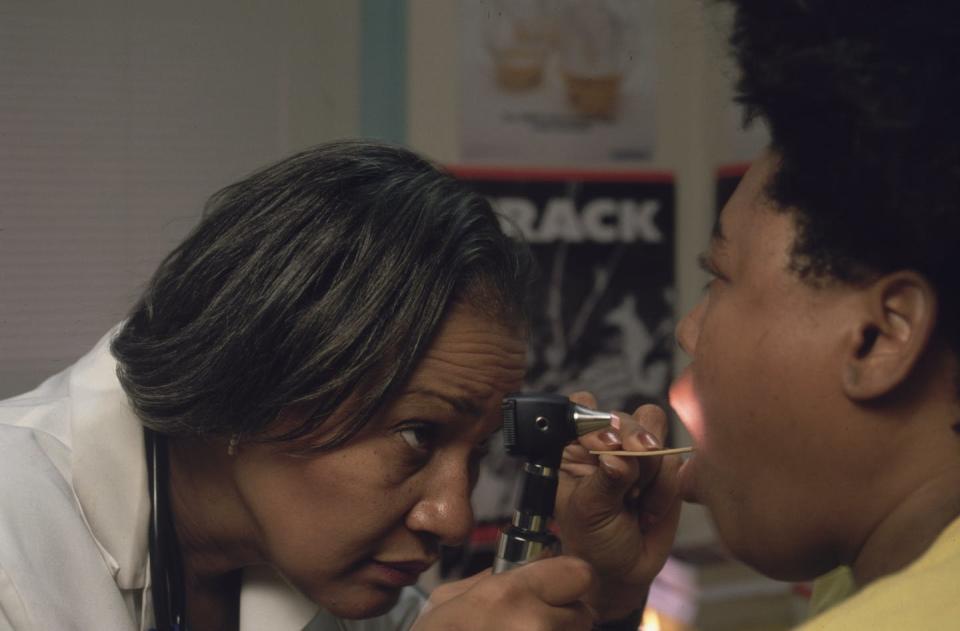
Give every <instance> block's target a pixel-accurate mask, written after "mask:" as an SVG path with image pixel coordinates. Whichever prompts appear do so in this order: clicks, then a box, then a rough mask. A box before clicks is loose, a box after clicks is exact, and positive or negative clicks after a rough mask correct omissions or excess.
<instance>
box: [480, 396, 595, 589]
mask: <svg viewBox="0 0 960 631" xmlns="http://www.w3.org/2000/svg"><path fill="white" fill-rule="evenodd" d="M611 420H613V415H612V414H607V413H605V412H597V411H596V410H591V409H588V408H585V407H583V406H580V405H577V404H575V403H573V402H572V401H570V399H568V398H567V397H564V396H560V395H558V394H540V393H537V394H510V395H507V396H506V397H505V398H504V399H503V444H504V446H505V447H506V449H507V453H509V454H510V455H511V456H517V457H519V458H523V459H524V460H525V461H526V463H525V464H524V466H523V473H522V477H521V491H520V497H519V500H518V502H517V507H516V510H515V511H514V514H513V520H512V522H511V525H510V526H508V527H507V528H505V529H504V530H503V531H501V533H500V538H499V540H498V541H497V554H496V557H495V558H494V564H493V571H494V572H495V573H497V572H503V571H505V570H508V569H510V568H511V567H516V566H517V565H523V564H524V563H529V562H530V561H533V560H535V559H537V558H539V557H540V556H542V555H543V554H544V553H545V552H549V551H552V550H555V549H556V546H557V538H556V537H555V536H554V535H553V534H552V533H551V532H549V530H548V528H547V523H548V521H549V520H550V517H551V516H552V515H553V507H554V502H555V501H556V497H557V484H558V475H557V472H558V470H559V469H560V461H561V459H562V458H563V448H564V447H566V446H567V444H568V443H571V442H573V441H574V440H575V439H576V438H577V436H580V435H582V434H586V433H587V432H592V431H594V430H597V429H601V428H603V427H606V426H607V425H609V424H610V421H611Z"/></svg>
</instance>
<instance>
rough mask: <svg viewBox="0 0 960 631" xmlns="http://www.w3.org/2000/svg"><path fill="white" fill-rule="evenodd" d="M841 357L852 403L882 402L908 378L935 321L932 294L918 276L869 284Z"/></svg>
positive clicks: (898, 274) (906, 274) (908, 274)
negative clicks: (880, 398) (877, 399)
mask: <svg viewBox="0 0 960 631" xmlns="http://www.w3.org/2000/svg"><path fill="white" fill-rule="evenodd" d="M852 318H853V319H852V320H851V321H850V329H849V331H850V334H849V335H848V339H847V348H846V350H845V353H844V358H845V363H844V366H843V374H842V379H843V388H844V392H845V393H846V395H847V396H848V397H850V398H851V399H854V400H861V401H862V400H868V399H873V398H876V397H880V396H884V395H886V394H888V393H890V392H891V391H893V390H894V389H896V388H897V387H898V386H899V385H900V384H902V383H903V382H904V381H906V379H907V378H908V377H909V376H910V374H911V372H912V371H913V370H914V368H915V367H916V366H917V364H918V362H919V361H920V358H921V357H922V356H923V353H924V351H925V350H926V348H927V345H928V343H929V342H930V338H931V337H932V335H933V331H934V328H935V326H936V319H937V298H936V292H935V291H934V290H933V286H932V285H931V284H930V282H929V281H928V280H927V279H926V278H924V277H923V276H921V275H920V274H917V273H916V272H910V271H900V272H895V273H892V274H887V275H885V276H882V277H880V278H878V279H876V280H875V281H873V282H871V283H870V285H869V286H868V287H866V288H865V289H864V291H863V292H861V294H860V301H859V302H858V303H857V304H856V307H855V309H854V312H853V314H852Z"/></svg>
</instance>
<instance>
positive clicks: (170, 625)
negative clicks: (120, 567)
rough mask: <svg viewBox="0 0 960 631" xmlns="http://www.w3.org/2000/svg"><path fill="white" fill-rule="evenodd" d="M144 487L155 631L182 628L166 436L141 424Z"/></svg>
mask: <svg viewBox="0 0 960 631" xmlns="http://www.w3.org/2000/svg"><path fill="white" fill-rule="evenodd" d="M143 439H144V446H145V448H146V456H147V487H148V489H149V491H150V528H149V533H148V537H147V545H148V548H149V553H150V580H151V587H150V594H151V597H152V599H153V611H154V621H155V624H156V629H157V631H186V629H187V627H186V615H187V602H186V590H185V589H184V587H183V564H182V561H181V559H180V547H179V545H178V544H177V535H176V532H175V531H174V528H173V518H172V515H171V512H170V494H169V487H168V481H169V479H170V475H169V472H170V465H169V460H168V456H167V442H166V438H165V437H164V436H163V435H161V434H157V433H156V432H154V431H153V430H150V429H148V428H144V430H143Z"/></svg>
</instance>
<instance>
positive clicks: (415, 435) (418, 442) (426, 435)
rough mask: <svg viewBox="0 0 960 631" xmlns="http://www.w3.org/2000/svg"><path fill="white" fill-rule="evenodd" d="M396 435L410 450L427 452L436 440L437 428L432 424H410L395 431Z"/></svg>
mask: <svg viewBox="0 0 960 631" xmlns="http://www.w3.org/2000/svg"><path fill="white" fill-rule="evenodd" d="M397 434H398V435H399V436H400V438H402V439H403V441H404V442H405V443H406V444H407V445H408V446H409V447H410V448H412V449H414V450H416V451H420V452H427V451H430V450H431V449H432V448H433V445H434V443H435V442H436V439H437V428H436V427H435V426H434V425H433V424H432V423H424V422H411V423H407V424H406V425H404V426H402V427H401V428H399V429H398V430H397Z"/></svg>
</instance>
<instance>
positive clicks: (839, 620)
mask: <svg viewBox="0 0 960 631" xmlns="http://www.w3.org/2000/svg"><path fill="white" fill-rule="evenodd" d="M824 578H825V579H826V581H825V582H824V583H822V584H821V583H820V581H818V585H817V586H816V589H815V592H814V597H813V599H812V602H811V606H812V610H813V611H814V612H817V611H823V613H821V614H820V615H817V616H816V617H814V618H813V619H811V620H810V621H809V622H807V623H806V624H804V625H802V626H801V627H799V628H798V629H797V631H839V630H841V629H842V630H844V631H858V630H860V629H864V630H866V629H869V630H870V631H886V630H889V631H893V630H894V629H895V630H896V631H902V630H903V629H936V630H940V629H960V518H958V519H955V520H954V521H953V523H951V524H950V525H949V526H947V528H946V530H944V531H943V532H942V533H940V536H939V537H937V539H936V540H935V541H934V542H933V545H931V546H930V548H929V549H928V550H927V551H926V552H924V553H923V555H922V556H921V557H920V558H918V559H917V560H916V561H914V562H913V563H912V564H910V565H909V566H907V567H906V568H905V569H903V570H901V571H900V572H897V573H896V574H891V575H889V576H886V577H884V578H881V579H879V580H877V581H874V582H873V583H870V584H869V585H867V586H866V587H865V588H863V589H862V590H860V591H859V592H857V593H856V594H855V595H852V596H850V597H849V598H847V599H846V600H844V601H843V602H841V603H839V604H835V605H834V606H832V607H829V605H830V602H828V601H834V600H835V599H836V598H838V597H839V598H843V597H845V596H847V595H849V594H850V593H851V592H852V587H853V582H852V580H851V575H850V573H849V570H846V568H843V569H840V570H837V571H835V572H831V573H830V574H828V575H827V576H826V577H824ZM828 607H829V609H828ZM824 610H826V611H824Z"/></svg>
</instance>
